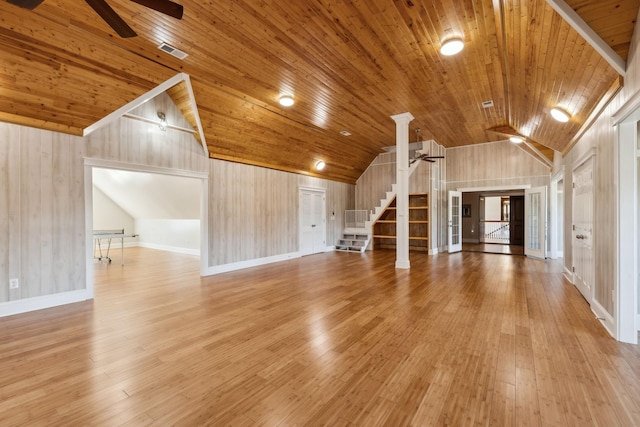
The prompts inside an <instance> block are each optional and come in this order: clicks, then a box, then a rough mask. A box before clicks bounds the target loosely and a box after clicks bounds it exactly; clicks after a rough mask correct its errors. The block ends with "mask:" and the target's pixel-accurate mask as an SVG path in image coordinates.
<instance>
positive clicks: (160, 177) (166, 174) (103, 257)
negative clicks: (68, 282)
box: [84, 159, 208, 298]
mask: <svg viewBox="0 0 640 427" xmlns="http://www.w3.org/2000/svg"><path fill="white" fill-rule="evenodd" d="M84 178H85V200H86V204H85V222H86V241H87V257H86V258H87V269H86V271H87V289H88V291H89V293H90V296H91V297H92V298H93V297H94V278H95V276H94V275H95V272H96V270H95V269H96V268H97V265H98V264H101V263H104V262H106V263H108V264H109V265H110V266H113V268H119V269H120V270H122V271H124V267H125V265H126V259H125V257H124V247H125V246H127V247H128V246H140V247H146V248H150V249H153V250H155V251H158V250H160V251H163V252H173V253H181V254H187V255H191V256H196V257H198V258H199V263H200V275H204V274H205V272H206V268H207V264H208V244H207V243H208V238H207V236H208V222H207V218H208V213H207V211H208V191H207V190H208V175H207V174H205V173H199V172H189V171H174V170H172V169H163V168H157V167H147V166H139V165H129V164H121V163H118V162H110V161H102V160H96V159H86V160H85V177H84ZM96 230H97V231H98V232H97V233H96ZM105 230H110V231H115V230H121V231H122V232H123V234H124V236H125V237H124V239H122V238H117V237H115V241H113V236H112V241H111V242H103V245H104V244H105V243H106V244H107V245H109V244H110V245H111V248H110V253H109V254H106V253H105V252H104V251H105V250H106V249H107V248H108V246H107V247H104V246H103V252H102V254H100V253H98V256H97V257H96V239H100V234H101V233H100V232H104V231H105ZM111 234H115V233H111ZM132 235H138V236H139V237H136V238H127V237H126V236H132ZM151 252H153V251H151ZM146 253H150V251H146ZM111 261H113V262H111ZM109 268H112V267H109Z"/></svg>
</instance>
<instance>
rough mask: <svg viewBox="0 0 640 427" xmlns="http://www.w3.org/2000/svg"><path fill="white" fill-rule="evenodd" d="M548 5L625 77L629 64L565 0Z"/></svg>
mask: <svg viewBox="0 0 640 427" xmlns="http://www.w3.org/2000/svg"><path fill="white" fill-rule="evenodd" d="M547 3H549V5H551V7H552V8H553V9H554V10H555V11H556V12H558V13H559V14H560V16H562V17H563V18H564V20H565V21H567V22H568V23H569V25H571V27H573V29H574V30H576V31H577V32H578V34H580V35H581V36H582V37H584V39H585V40H586V41H587V43H589V44H590V45H591V46H592V47H593V48H594V49H595V50H596V51H597V52H598V53H599V54H600V55H602V57H603V58H604V59H605V60H606V61H607V62H608V63H609V65H611V66H612V67H613V69H614V70H616V71H617V72H618V74H620V75H621V76H624V75H625V74H626V72H627V63H626V62H625V61H624V59H622V58H621V57H620V55H618V54H617V53H616V52H615V51H614V50H613V49H611V47H610V46H609V45H608V44H607V43H605V41H604V40H602V37H600V36H599V35H598V34H597V33H596V32H595V31H593V29H592V28H591V27H590V26H589V25H588V24H587V23H586V22H584V20H583V19H582V18H581V17H580V15H578V14H577V13H576V11H575V10H573V9H572V8H571V6H569V5H568V4H567V3H566V2H565V1H564V0H547Z"/></svg>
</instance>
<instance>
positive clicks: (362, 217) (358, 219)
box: [344, 210, 369, 228]
mask: <svg viewBox="0 0 640 427" xmlns="http://www.w3.org/2000/svg"><path fill="white" fill-rule="evenodd" d="M368 219H369V212H368V211H366V210H346V211H344V226H345V227H346V228H364V222H365V221H366V220H368Z"/></svg>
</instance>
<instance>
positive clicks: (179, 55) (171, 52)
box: [158, 42, 189, 59]
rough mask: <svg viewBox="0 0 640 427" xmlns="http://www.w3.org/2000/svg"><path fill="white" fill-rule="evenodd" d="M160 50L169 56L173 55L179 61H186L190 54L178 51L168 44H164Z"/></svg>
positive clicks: (159, 47)
mask: <svg viewBox="0 0 640 427" xmlns="http://www.w3.org/2000/svg"><path fill="white" fill-rule="evenodd" d="M158 49H160V50H162V51H165V52H167V53H168V54H169V55H173V56H175V57H176V58H178V59H184V58H186V57H187V56H189V54H188V53H186V52H183V51H181V50H180V49H176V48H175V47H173V46H171V45H168V44H166V43H164V42H163V43H162V44H161V45H160V46H158Z"/></svg>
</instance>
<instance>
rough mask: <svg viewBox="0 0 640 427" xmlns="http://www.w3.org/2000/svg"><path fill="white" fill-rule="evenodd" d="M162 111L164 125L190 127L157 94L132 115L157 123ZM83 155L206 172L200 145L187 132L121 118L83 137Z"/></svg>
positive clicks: (170, 104)
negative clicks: (161, 128)
mask: <svg viewBox="0 0 640 427" xmlns="http://www.w3.org/2000/svg"><path fill="white" fill-rule="evenodd" d="M158 111H162V112H164V113H165V115H166V117H167V122H168V123H170V124H173V125H178V126H182V127H186V128H189V127H190V125H189V124H188V123H187V122H186V120H185V119H184V117H183V116H182V114H181V113H180V111H179V110H178V108H177V107H176V106H175V104H174V103H173V101H171V98H169V96H168V95H166V94H164V93H163V94H160V95H158V96H157V97H156V98H154V99H153V100H151V101H148V102H146V103H145V104H143V105H142V106H140V107H138V108H137V109H136V110H135V111H132V113H134V114H136V115H138V116H142V117H145V118H148V119H150V120H154V121H157V120H158V116H157V112H158ZM86 156H87V157H91V158H96V159H101V160H111V161H117V162H122V163H130V164H135V165H145V166H157V167H161V168H167V169H176V170H186V171H195V172H206V171H207V170H208V169H207V165H208V159H207V157H206V156H205V155H204V151H203V150H202V146H201V145H200V144H199V143H198V141H197V140H196V139H195V138H194V136H193V135H192V134H190V133H187V132H182V131H178V130H174V129H170V128H168V129H167V130H166V131H161V130H160V128H159V126H157V125H154V124H151V123H147V122H144V121H140V120H136V119H130V118H121V119H119V120H117V121H115V122H113V123H111V124H109V125H108V126H105V127H103V128H101V129H98V130H96V131H95V132H93V133H91V134H90V135H89V136H87V137H86Z"/></svg>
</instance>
